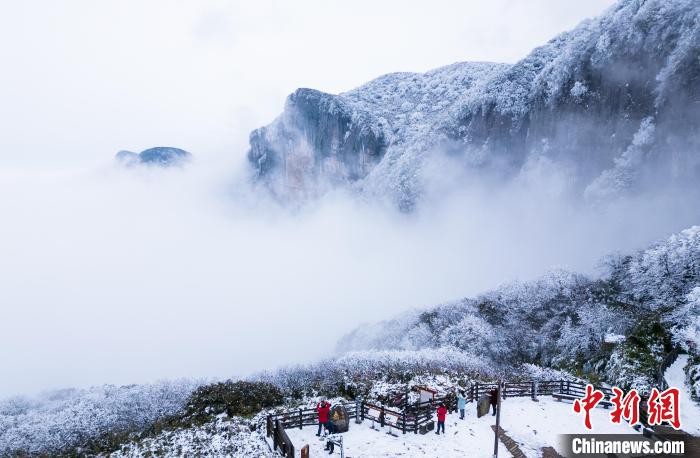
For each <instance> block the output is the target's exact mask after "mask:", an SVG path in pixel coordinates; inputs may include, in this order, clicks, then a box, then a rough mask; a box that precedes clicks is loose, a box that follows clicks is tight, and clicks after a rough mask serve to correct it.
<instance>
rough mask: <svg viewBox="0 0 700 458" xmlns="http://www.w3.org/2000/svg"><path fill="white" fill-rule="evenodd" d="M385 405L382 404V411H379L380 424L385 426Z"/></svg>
mask: <svg viewBox="0 0 700 458" xmlns="http://www.w3.org/2000/svg"><path fill="white" fill-rule="evenodd" d="M384 418H385V417H384V406H382V411H381V412H380V413H379V424H380V425H381V427H382V428H383V427H384Z"/></svg>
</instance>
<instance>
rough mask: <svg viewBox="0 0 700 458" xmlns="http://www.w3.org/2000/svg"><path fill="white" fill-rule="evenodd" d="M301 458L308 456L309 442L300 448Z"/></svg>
mask: <svg viewBox="0 0 700 458" xmlns="http://www.w3.org/2000/svg"><path fill="white" fill-rule="evenodd" d="M301 458H309V444H306V445H305V446H303V447H302V448H301Z"/></svg>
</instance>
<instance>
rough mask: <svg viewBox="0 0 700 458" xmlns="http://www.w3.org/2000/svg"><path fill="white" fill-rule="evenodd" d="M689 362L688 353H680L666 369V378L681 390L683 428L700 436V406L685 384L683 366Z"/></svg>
mask: <svg viewBox="0 0 700 458" xmlns="http://www.w3.org/2000/svg"><path fill="white" fill-rule="evenodd" d="M687 364H688V355H680V356H678V358H676V361H675V362H674V363H673V364H671V365H670V366H669V368H668V369H666V372H665V373H664V378H665V379H666V383H668V385H669V386H671V387H675V388H678V389H679V391H680V399H679V403H680V408H681V429H682V430H683V431H685V432H687V433H688V434H692V435H693V436H700V406H699V405H698V404H697V403H696V402H695V401H693V399H692V398H691V397H690V390H689V389H688V386H687V385H686V384H685V372H683V368H684V367H685V366H686V365H687Z"/></svg>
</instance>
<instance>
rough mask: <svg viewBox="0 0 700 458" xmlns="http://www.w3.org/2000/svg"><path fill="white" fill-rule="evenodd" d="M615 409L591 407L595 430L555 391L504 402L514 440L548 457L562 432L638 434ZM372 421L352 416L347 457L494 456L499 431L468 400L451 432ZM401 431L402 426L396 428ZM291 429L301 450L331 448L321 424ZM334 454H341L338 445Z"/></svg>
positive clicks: (316, 452) (449, 425)
mask: <svg viewBox="0 0 700 458" xmlns="http://www.w3.org/2000/svg"><path fill="white" fill-rule="evenodd" d="M609 415H610V411H609V410H605V409H601V408H597V409H594V410H593V411H592V412H591V422H592V423H593V431H587V430H586V429H585V427H584V426H583V416H581V415H579V414H575V413H574V412H573V409H572V405H571V404H570V403H565V402H557V401H555V400H553V399H552V398H550V397H549V396H543V397H541V398H540V401H539V402H533V401H532V400H530V399H529V398H509V399H506V400H504V401H503V410H502V415H501V426H502V427H503V429H504V430H505V432H506V434H507V435H509V436H510V437H511V438H513V440H515V441H516V442H518V443H519V444H520V448H521V450H522V451H523V452H524V453H525V454H526V455H527V456H528V457H540V456H542V450H541V448H542V447H546V446H551V447H554V448H559V447H558V441H559V437H558V436H559V434H572V433H587V432H593V433H610V434H612V433H618V434H634V433H635V431H634V430H633V429H632V428H630V427H629V426H628V425H627V424H620V425H616V424H612V423H611V422H610V418H609ZM371 424H372V422H371V421H367V420H366V421H365V422H364V423H363V424H361V425H356V424H355V423H354V420H351V423H350V431H348V432H347V433H345V434H343V437H344V438H343V441H344V443H345V456H346V457H355V458H357V457H360V456H361V457H394V456H440V457H443V458H445V457H446V458H450V457H455V458H456V457H460V458H461V457H465V456H469V457H474V458H479V457H483V458H487V457H488V458H490V457H491V456H492V455H493V443H494V433H493V430H492V429H491V425H492V424H495V417H493V416H491V415H488V416H486V417H482V418H477V417H476V405H475V404H473V403H471V404H468V405H467V411H466V418H465V419H464V420H460V419H459V415H458V414H451V415H448V417H447V422H446V426H445V429H446V433H447V434H445V435H442V434H441V435H439V436H438V435H436V434H435V433H434V432H430V433H428V434H426V435H420V434H413V433H407V434H406V435H402V434H401V433H400V432H398V437H393V436H390V435H388V434H387V433H386V432H387V431H388V430H389V428H388V427H385V428H384V429H383V430H380V431H375V430H372V429H370V426H371ZM394 432H396V430H394ZM287 434H288V435H289V438H290V439H291V440H292V442H293V443H294V446H295V449H296V450H297V453H300V452H299V451H300V450H301V447H303V446H304V445H305V444H309V447H310V449H311V450H310V452H311V456H320V454H322V453H325V454H327V453H328V452H325V451H324V450H323V449H324V447H325V441H324V440H321V439H319V438H318V437H316V436H315V434H316V428H315V427H306V428H304V429H302V430H299V429H288V430H287ZM334 455H336V456H338V455H339V451H338V448H337V447H336V451H335V453H334ZM499 456H510V454H509V453H508V451H507V450H506V448H505V446H504V445H503V444H502V443H499Z"/></svg>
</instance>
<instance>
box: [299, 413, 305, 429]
mask: <svg viewBox="0 0 700 458" xmlns="http://www.w3.org/2000/svg"><path fill="white" fill-rule="evenodd" d="M302 418H303V417H302V413H301V409H299V429H301V427H302V426H304V420H303V419H302Z"/></svg>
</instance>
